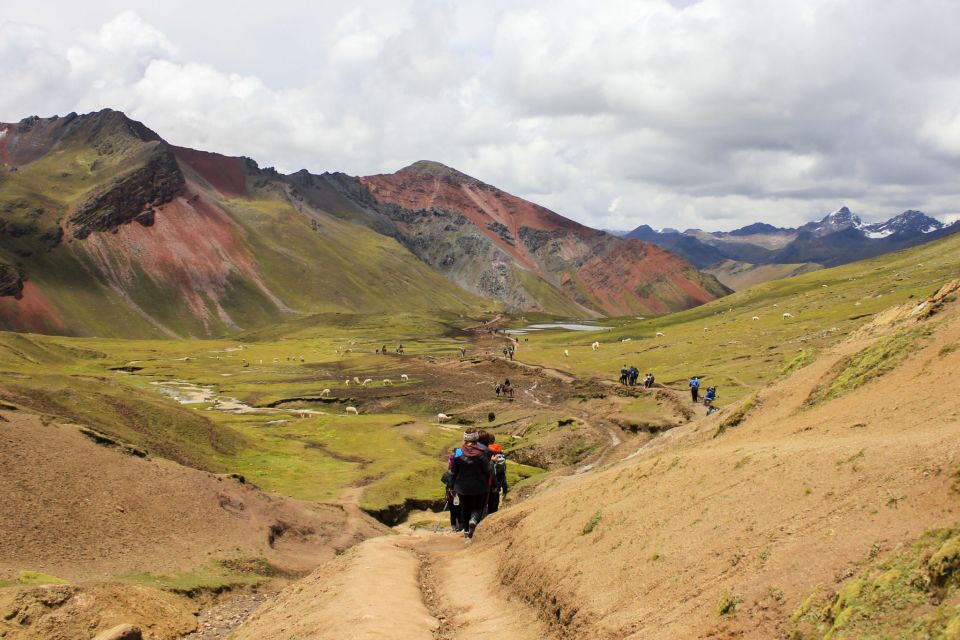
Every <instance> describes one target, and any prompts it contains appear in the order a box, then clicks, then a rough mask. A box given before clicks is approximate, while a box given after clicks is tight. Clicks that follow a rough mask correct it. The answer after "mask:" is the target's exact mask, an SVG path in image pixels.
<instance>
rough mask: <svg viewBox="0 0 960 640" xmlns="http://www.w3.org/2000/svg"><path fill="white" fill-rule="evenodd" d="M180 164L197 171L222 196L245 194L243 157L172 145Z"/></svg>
mask: <svg viewBox="0 0 960 640" xmlns="http://www.w3.org/2000/svg"><path fill="white" fill-rule="evenodd" d="M173 151H174V153H175V154H176V156H177V161H178V162H180V164H181V166H182V165H186V166H187V167H189V168H190V169H192V170H193V171H194V172H196V173H197V175H199V176H200V177H201V178H203V180H204V181H206V182H207V183H208V184H209V185H210V186H211V187H213V188H214V189H216V190H217V191H218V192H219V193H220V195H222V196H223V197H224V198H243V197H245V196H246V195H247V173H246V167H245V164H244V160H243V158H234V157H230V156H224V155H221V154H219V153H210V152H208V151H197V150H195V149H187V148H185V147H174V149H173Z"/></svg>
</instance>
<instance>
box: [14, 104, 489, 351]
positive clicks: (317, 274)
mask: <svg viewBox="0 0 960 640" xmlns="http://www.w3.org/2000/svg"><path fill="white" fill-rule="evenodd" d="M0 130H2V133H3V135H2V137H0V162H2V163H3V167H2V169H3V170H2V172H0V328H2V329H9V330H16V331H35V332H43V333H60V334H68V335H98V336H117V337H174V336H216V335H223V334H225V333H227V332H231V331H237V330H241V329H253V328H257V327H262V326H266V325H267V324H270V323H273V322H276V321H279V320H285V319H289V318H293V317H297V316H300V315H304V314H310V313H317V312H350V313H387V312H394V311H408V312H417V311H430V312H432V311H434V310H447V311H450V312H458V313H463V312H469V311H475V310H478V309H481V308H483V307H485V306H489V304H487V303H485V302H484V301H483V300H482V299H480V298H479V297H477V296H474V295H471V294H469V293H466V292H465V291H463V290H461V289H459V288H458V287H457V286H456V285H454V284H452V283H451V282H449V281H448V280H446V279H445V278H443V277H442V276H440V275H439V274H436V273H435V272H433V271H432V270H430V269H429V268H427V267H426V266H425V265H424V264H423V263H421V262H420V261H419V260H417V259H416V258H415V257H414V256H413V255H412V254H411V253H410V252H409V251H407V250H406V249H404V248H403V247H402V246H400V245H399V244H398V243H397V242H396V241H394V240H393V239H391V238H387V237H384V236H383V235H381V234H379V233H376V232H375V231H373V230H370V229H368V228H366V227H364V226H361V225H354V224H350V223H349V222H346V221H344V220H340V219H338V218H337V217H335V216H333V215H330V214H327V213H325V212H323V211H319V210H314V209H309V208H306V207H304V206H302V205H301V204H300V203H298V202H297V200H296V199H295V198H294V197H292V196H291V194H290V193H289V188H288V185H287V183H286V182H284V180H283V179H282V177H281V176H279V175H278V174H276V173H275V172H273V171H272V170H260V169H259V168H258V167H257V166H256V164H255V163H253V162H252V161H249V160H245V159H241V158H228V157H225V156H220V155H217V154H210V153H202V152H196V151H192V150H189V149H177V148H174V147H171V146H170V145H168V144H167V143H165V142H164V141H163V140H161V139H160V138H159V136H157V135H156V134H155V133H153V132H152V131H150V130H149V129H147V128H146V127H144V126H143V125H141V124H139V123H136V122H133V121H131V120H129V119H128V118H126V116H124V115H123V114H120V113H118V112H114V111H109V110H105V111H101V112H98V113H94V114H88V115H84V116H75V115H71V116H67V117H64V118H50V119H38V118H31V119H27V120H24V121H22V122H21V123H19V124H17V125H0Z"/></svg>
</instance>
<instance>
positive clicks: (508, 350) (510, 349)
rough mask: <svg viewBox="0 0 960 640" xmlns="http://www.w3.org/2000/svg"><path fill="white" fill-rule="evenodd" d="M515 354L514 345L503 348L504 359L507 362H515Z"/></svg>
mask: <svg viewBox="0 0 960 640" xmlns="http://www.w3.org/2000/svg"><path fill="white" fill-rule="evenodd" d="M513 352H514V347H513V345H512V344H509V345H507V346H505V347H504V348H503V359H504V360H506V359H508V358H509V359H510V360H513Z"/></svg>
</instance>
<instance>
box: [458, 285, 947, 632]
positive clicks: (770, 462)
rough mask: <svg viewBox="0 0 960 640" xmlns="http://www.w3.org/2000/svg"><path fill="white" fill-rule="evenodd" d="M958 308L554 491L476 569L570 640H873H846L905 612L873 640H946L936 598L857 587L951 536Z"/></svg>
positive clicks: (508, 518) (907, 317) (504, 528)
mask: <svg viewBox="0 0 960 640" xmlns="http://www.w3.org/2000/svg"><path fill="white" fill-rule="evenodd" d="M955 298H956V293H955V291H954V293H950V294H948V295H947V297H946V298H945V299H943V300H941V302H945V305H944V306H943V307H941V308H940V309H939V311H937V312H936V313H935V314H934V315H932V316H926V317H928V318H929V320H919V318H924V317H925V313H926V312H929V310H930V309H933V308H934V307H933V306H930V307H928V308H927V311H926V312H924V313H919V314H914V315H911V314H910V310H911V309H912V308H914V307H915V306H916V305H915V304H911V305H910V306H908V307H906V308H905V313H904V314H903V316H901V317H903V318H904V320H903V321H902V322H897V323H892V324H888V323H887V322H885V321H883V320H880V321H878V322H876V323H874V324H873V325H872V326H871V327H869V328H868V329H867V330H865V331H863V332H861V333H860V334H858V335H856V336H854V338H853V339H851V340H850V341H848V342H845V343H843V344H842V345H839V346H838V347H837V348H836V349H834V350H831V351H829V352H827V353H825V354H824V355H823V356H822V357H821V358H819V359H817V360H816V361H815V362H813V363H812V364H810V365H808V366H807V367H805V368H802V369H800V370H799V371H798V372H797V373H795V374H794V375H793V376H791V377H789V378H787V379H785V380H783V381H782V382H780V383H778V384H776V385H772V386H771V387H769V388H765V389H762V390H759V392H758V393H757V395H756V396H755V397H754V398H753V399H752V400H751V401H749V402H748V403H745V404H744V405H742V407H741V412H739V413H737V414H735V413H734V412H732V411H728V412H723V413H721V414H719V415H715V416H711V417H710V418H704V419H699V420H695V421H694V422H693V423H691V425H690V426H689V427H682V428H679V429H676V430H674V431H671V432H670V434H669V437H667V438H664V439H662V440H661V441H660V442H657V443H655V444H654V445H653V446H648V447H645V448H644V449H643V450H641V451H640V452H639V453H638V454H637V455H636V456H634V457H632V458H631V459H630V460H629V461H627V462H624V463H623V464H620V465H614V466H613V467H611V468H609V469H606V470H603V471H601V472H599V473H597V474H595V475H593V476H591V477H583V478H578V479H574V480H568V479H562V480H559V479H558V480H557V481H556V482H555V483H553V486H552V487H546V486H545V487H543V488H542V489H541V491H540V494H539V495H538V496H537V497H535V498H533V499H531V500H529V501H528V502H526V503H524V504H522V505H518V506H517V508H516V509H514V510H513V511H512V512H505V513H504V514H503V515H502V517H498V518H496V519H491V520H490V522H489V523H488V524H489V526H488V527H487V528H486V529H485V530H484V531H483V535H482V536H480V537H479V539H478V540H477V542H478V543H480V545H479V546H480V547H483V552H482V555H481V558H484V559H486V560H487V561H489V562H495V558H497V557H503V556H504V554H506V555H508V556H509V557H510V563H509V565H508V566H505V565H502V564H501V565H500V566H501V567H502V569H501V570H500V571H499V572H498V578H499V580H500V581H502V582H503V583H504V585H505V586H506V587H507V588H509V589H511V590H512V591H513V592H514V593H516V594H517V595H519V596H520V597H522V598H523V599H525V600H526V601H527V602H530V603H532V604H533V605H534V606H535V607H536V608H538V609H539V610H540V611H541V612H542V615H544V616H547V615H550V616H551V617H553V615H554V614H555V620H556V626H557V627H558V628H559V630H560V631H561V632H562V633H563V634H568V635H572V636H575V637H595V638H607V637H609V638H627V637H630V638H633V637H636V638H677V637H721V638H723V637H740V636H746V637H802V638H811V637H823V636H824V634H828V636H829V637H866V636H864V635H860V633H858V632H857V631H855V630H851V631H850V632H849V633H847V632H846V629H847V628H851V629H857V628H861V627H858V626H856V625H855V624H854V623H855V622H856V623H857V624H861V623H862V621H863V620H864V618H859V619H858V616H860V615H866V616H868V617H867V618H866V619H867V620H869V615H870V612H871V611H890V609H891V608H902V607H904V606H909V607H911V608H910V609H909V610H908V611H909V612H908V611H903V612H902V613H903V615H902V617H903V618H904V620H903V621H902V624H904V627H900V628H897V627H888V628H885V629H884V630H883V632H882V636H877V637H947V636H939V635H937V633H938V630H939V631H940V632H942V631H943V629H944V628H946V626H947V624H948V623H950V624H951V625H952V624H953V623H952V622H951V619H952V617H953V616H955V615H956V612H955V607H954V606H953V605H952V604H947V603H944V605H943V607H941V608H940V609H937V608H936V606H935V605H936V603H937V602H938V601H937V600H934V606H933V607H931V606H929V605H928V604H927V603H928V602H929V600H927V599H926V598H924V597H923V595H922V593H923V590H924V588H925V587H923V585H919V584H918V585H916V586H914V587H911V588H912V589H915V590H917V591H920V594H919V595H920V597H919V599H918V600H917V602H918V604H910V605H905V603H903V601H902V600H901V599H900V598H901V596H900V594H898V593H897V592H895V591H893V590H888V591H885V590H884V586H883V585H884V583H883V580H882V579H880V578H876V580H877V581H876V582H875V583H872V584H875V585H876V586H871V587H870V588H873V589H875V590H874V591H873V592H872V593H870V594H867V593H862V595H861V592H860V591H857V592H856V593H854V591H853V590H852V589H850V588H846V589H845V587H846V582H847V578H848V577H850V576H853V575H855V574H857V573H859V572H860V571H861V570H862V569H863V568H864V567H866V566H869V563H870V562H871V561H872V560H873V559H875V558H884V557H886V556H888V555H890V554H891V552H896V551H898V550H899V549H901V548H903V546H904V545H910V544H912V543H913V541H914V540H916V539H918V538H919V537H920V536H921V535H923V534H924V532H925V531H926V530H927V529H943V528H950V527H953V526H955V525H956V522H957V516H958V514H960V503H958V502H957V498H956V495H955V493H954V491H953V488H952V486H953V483H954V481H955V478H954V476H953V470H954V469H955V468H956V464H957V459H956V451H955V446H954V444H953V443H954V441H955V436H956V433H955V427H956V424H955V421H956V415H958V412H960V402H958V400H957V399H955V398H954V397H952V396H948V397H945V398H942V399H941V400H940V401H938V402H937V403H931V401H930V399H931V398H930V392H931V390H933V389H935V388H936V387H937V384H938V383H937V381H938V380H940V379H942V378H943V377H944V376H948V377H949V376H950V375H951V373H950V372H952V371H955V370H956V367H957V366H958V359H957V358H958V355H957V351H956V345H957V344H958V341H960V312H958V308H957V303H956V302H955ZM928 304H929V303H928ZM734 415H739V416H740V417H738V418H733V416H734ZM743 416H745V417H743ZM724 427H726V430H725V431H723V429H724ZM590 523H593V524H592V525H591V524H590ZM941 540H943V538H941ZM545 548H546V549H548V550H552V549H556V550H558V551H559V550H561V549H562V550H563V552H562V553H550V554H549V555H545V553H544V551H545ZM945 548H946V547H944V549H945ZM936 549H937V547H936V545H935V546H934V550H936ZM942 553H947V552H946V551H943V552H942ZM952 557H953V556H951V558H952ZM951 562H952V560H951ZM931 566H933V565H932V564H931ZM954 568H955V565H949V568H948V569H946V572H947V573H946V576H945V577H944V578H943V579H944V580H946V581H947V583H948V584H953V581H954V580H955V574H954V573H952V572H953V571H954ZM942 571H943V570H941V572H942ZM879 573H882V571H881V572H877V571H874V572H872V573H871V575H872V576H873V577H874V578H875V577H876V576H877V575H879ZM891 578H895V576H893V574H890V575H888V576H887V579H891ZM871 579H873V578H871ZM860 584H861V585H862V584H863V583H862V582H861V583H860ZM860 588H864V587H862V586H861V587H860ZM841 591H842V592H843V593H842V594H841V595H839V596H837V595H836V594H837V593H838V592H841ZM843 594H846V595H843ZM858 597H859V598H861V601H859V602H857V601H856V598H858ZM854 606H856V607H858V608H857V609H856V610H854ZM847 607H849V608H850V611H849V612H847V611H845V608H847ZM911 613H912V615H911ZM852 614H853V615H852ZM795 629H796V630H797V634H796V635H790V634H791V633H794V630H795ZM910 629H913V631H910ZM921 630H922V631H921ZM830 632H832V633H830ZM808 634H809V635H808ZM900 634H902V635H900ZM925 634H929V635H925Z"/></svg>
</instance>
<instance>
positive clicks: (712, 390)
mask: <svg viewBox="0 0 960 640" xmlns="http://www.w3.org/2000/svg"><path fill="white" fill-rule="evenodd" d="M716 399H717V388H716V387H707V392H706V393H705V394H704V396H703V406H705V407H706V408H707V415H710V414H711V413H713V412H714V411H716V410H717V408H716V407H715V406H713V403H714V401H715V400H716Z"/></svg>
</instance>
